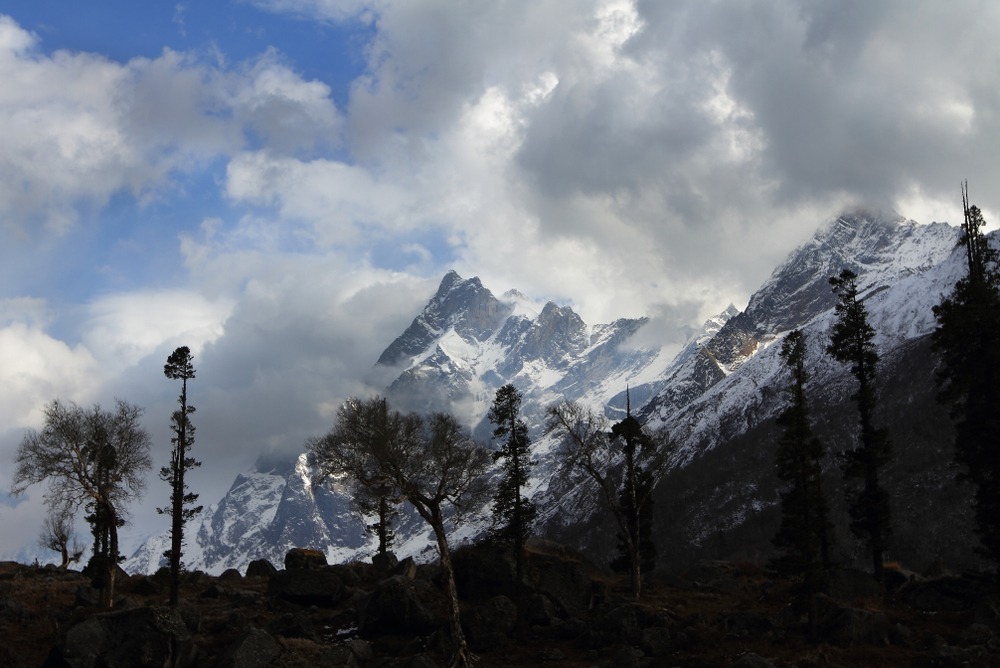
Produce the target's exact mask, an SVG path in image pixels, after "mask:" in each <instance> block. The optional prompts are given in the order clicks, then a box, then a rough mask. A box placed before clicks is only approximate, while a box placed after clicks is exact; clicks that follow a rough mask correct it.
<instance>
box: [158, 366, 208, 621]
mask: <svg viewBox="0 0 1000 668" xmlns="http://www.w3.org/2000/svg"><path fill="white" fill-rule="evenodd" d="M194 374H195V368H194V358H193V357H192V355H191V350H190V349H189V348H188V347H187V346H181V347H179V348H177V349H176V350H174V352H173V353H171V354H170V356H169V357H168V358H167V363H166V364H165V365H164V367H163V375H165V376H166V377H167V378H169V379H171V380H179V381H181V394H180V396H179V397H178V398H177V403H179V404H180V408H179V409H177V410H176V411H174V413H173V415H172V416H171V418H170V422H171V425H172V426H171V430H172V431H173V433H174V435H173V437H172V438H171V439H170V441H171V443H173V444H174V449H173V451H172V452H171V455H170V465H169V466H164V467H163V468H161V469H160V479H161V480H163V481H164V482H167V483H169V484H170V505H169V506H166V507H163V508H157V509H156V511H157V512H158V513H160V514H161V515H169V516H170V520H171V522H170V549H169V550H166V551H165V552H164V553H163V555H164V556H165V557H167V559H168V560H169V561H170V605H171V606H176V605H177V602H178V597H179V591H180V573H181V550H182V549H183V545H184V525H185V524H186V523H187V521H188V520H190V519H191V518H192V517H194V516H195V515H197V514H198V513H200V512H201V509H202V507H201V506H195V505H194V504H195V502H197V501H198V495H197V494H195V493H193V492H189V491H188V485H187V482H185V480H184V474H185V473H186V472H187V471H188V470H190V469H193V468H197V467H198V466H201V462H200V461H198V460H197V459H195V458H194V457H191V456H190V455H189V454H188V452H189V451H190V450H191V446H192V444H193V443H194V425H193V424H191V414H192V413H194V406H192V405H190V404H189V403H188V400H187V382H188V380H191V379H193V378H194Z"/></svg>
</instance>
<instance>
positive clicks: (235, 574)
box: [219, 568, 243, 582]
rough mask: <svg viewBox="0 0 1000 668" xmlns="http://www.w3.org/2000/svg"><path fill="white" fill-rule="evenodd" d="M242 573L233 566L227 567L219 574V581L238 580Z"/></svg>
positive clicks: (241, 577)
mask: <svg viewBox="0 0 1000 668" xmlns="http://www.w3.org/2000/svg"><path fill="white" fill-rule="evenodd" d="M242 579H243V575H242V574H241V573H240V572H239V571H238V570H236V569H235V568H227V569H226V570H224V571H222V574H221V575H219V582H239V581H240V580H242Z"/></svg>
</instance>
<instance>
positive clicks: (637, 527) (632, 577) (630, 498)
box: [611, 389, 656, 597]
mask: <svg viewBox="0 0 1000 668" xmlns="http://www.w3.org/2000/svg"><path fill="white" fill-rule="evenodd" d="M611 439H612V441H613V442H620V443H621V447H622V454H623V456H624V460H625V461H624V472H623V475H622V482H621V489H620V490H619V493H618V505H619V506H620V507H621V509H622V514H623V515H624V518H625V527H624V528H623V529H622V530H621V531H619V532H618V552H619V554H618V557H617V558H615V559H613V560H612V561H611V568H612V569H613V570H616V571H624V572H627V573H628V574H629V581H630V582H631V584H632V589H633V592H634V593H635V595H636V596H637V597H638V591H639V589H638V584H639V581H640V578H641V574H642V573H644V572H648V571H651V570H653V568H654V567H655V566H656V544H655V543H654V541H653V536H652V528H653V486H654V485H655V482H656V481H655V479H654V476H653V473H654V472H653V470H652V468H651V467H650V466H648V465H647V466H642V464H641V463H640V461H639V460H640V458H641V457H642V455H643V454H647V453H648V452H650V451H651V450H653V449H654V445H653V439H652V438H651V437H650V436H649V435H648V434H647V433H646V432H645V431H644V430H643V429H642V425H640V424H639V421H638V420H636V419H635V418H634V417H633V416H632V401H631V398H630V397H629V393H628V390H627V389H626V390H625V419H624V420H622V421H621V422H618V423H615V424H613V425H611Z"/></svg>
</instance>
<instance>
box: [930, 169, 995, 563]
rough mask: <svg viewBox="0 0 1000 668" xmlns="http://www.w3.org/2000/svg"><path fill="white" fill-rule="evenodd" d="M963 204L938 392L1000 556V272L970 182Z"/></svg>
mask: <svg viewBox="0 0 1000 668" xmlns="http://www.w3.org/2000/svg"><path fill="white" fill-rule="evenodd" d="M962 208H963V213H964V222H963V224H962V236H961V239H960V240H959V245H961V246H963V247H964V250H965V257H966V274H965V276H963V277H962V278H961V279H960V280H959V281H958V282H957V283H956V284H955V288H954V290H953V291H952V293H951V294H950V295H949V296H948V297H946V298H945V299H944V300H942V301H941V303H940V304H938V305H937V306H936V307H934V317H935V318H936V319H937V323H938V326H937V328H936V329H935V330H934V333H933V335H932V342H933V346H934V350H935V352H937V353H938V355H939V356H940V359H941V365H940V367H939V369H938V373H937V381H938V387H939V390H940V391H939V394H938V398H939V400H940V401H942V402H943V403H945V404H947V405H948V406H949V409H950V414H951V418H952V421H953V422H954V423H955V459H956V461H957V462H958V463H959V464H960V465H961V467H962V477H963V478H965V479H968V480H971V481H972V482H973V484H974V485H975V490H976V491H975V514H976V525H977V529H978V532H979V537H980V540H981V542H982V550H981V551H982V552H983V553H984V554H986V555H987V556H988V557H989V558H991V559H992V560H993V561H994V562H996V563H1000V273H998V267H997V264H998V262H997V260H998V258H997V250H996V249H995V248H992V247H991V246H990V244H989V240H988V239H987V238H986V235H985V234H984V233H983V228H984V226H985V225H986V221H985V220H984V219H983V215H982V212H981V211H980V210H979V207H977V206H975V205H970V204H969V193H968V184H963V187H962Z"/></svg>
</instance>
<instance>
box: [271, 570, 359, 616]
mask: <svg viewBox="0 0 1000 668" xmlns="http://www.w3.org/2000/svg"><path fill="white" fill-rule="evenodd" d="M267 593H268V594H270V595H271V596H277V597H278V598H281V599H284V600H286V601H288V602H290V603H296V604H298V605H315V606H318V607H321V608H332V607H335V606H336V605H338V604H339V603H341V602H342V601H343V600H344V599H345V598H346V597H347V595H348V593H347V588H346V587H345V586H344V583H343V582H342V581H341V579H340V578H339V577H337V575H336V573H332V572H330V571H315V570H289V571H279V572H277V573H275V574H274V576H273V577H272V578H271V580H270V581H269V582H268V585H267Z"/></svg>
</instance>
